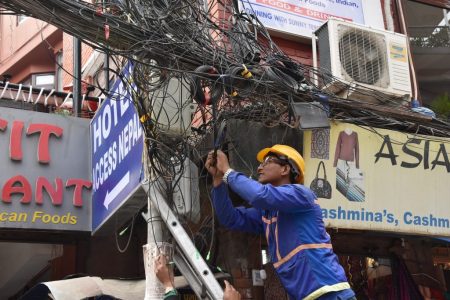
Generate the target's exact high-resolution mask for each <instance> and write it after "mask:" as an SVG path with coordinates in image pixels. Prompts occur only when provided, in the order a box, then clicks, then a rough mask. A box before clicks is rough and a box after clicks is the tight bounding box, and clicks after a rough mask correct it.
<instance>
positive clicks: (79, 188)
mask: <svg viewBox="0 0 450 300" xmlns="http://www.w3.org/2000/svg"><path fill="white" fill-rule="evenodd" d="M73 185H74V186H75V189H74V191H73V205H74V206H77V207H82V206H83V187H85V188H86V189H91V187H92V182H90V181H89V180H84V179H79V178H71V179H68V180H67V183H66V187H70V186H73Z"/></svg>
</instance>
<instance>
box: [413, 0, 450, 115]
mask: <svg viewBox="0 0 450 300" xmlns="http://www.w3.org/2000/svg"><path fill="white" fill-rule="evenodd" d="M431 2H432V1H429V2H427V3H431ZM405 9H406V23H407V24H408V32H409V37H410V45H411V54H412V58H413V61H414V67H415V71H416V77H417V81H418V86H419V98H420V99H421V100H422V103H423V105H424V106H427V107H431V108H432V109H433V110H434V111H435V112H436V113H437V114H438V115H439V116H441V117H444V118H449V119H450V110H448V109H447V110H446V111H442V109H441V108H442V107H448V105H449V104H450V98H449V97H450V50H449V49H450V28H449V11H448V10H447V9H443V8H442V7H437V6H432V5H426V4H422V3H418V2H415V1H411V0H410V1H407V2H406V6H405Z"/></svg>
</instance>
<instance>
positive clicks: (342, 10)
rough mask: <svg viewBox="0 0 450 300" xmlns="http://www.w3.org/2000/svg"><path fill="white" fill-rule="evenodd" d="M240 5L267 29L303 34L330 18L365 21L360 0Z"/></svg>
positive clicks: (252, 0)
mask: <svg viewBox="0 0 450 300" xmlns="http://www.w3.org/2000/svg"><path fill="white" fill-rule="evenodd" d="M239 4H240V9H241V10H244V11H245V12H247V13H248V14H251V15H255V16H256V17H258V19H259V20H260V21H261V23H263V24H264V26H266V27H267V28H270V29H274V30H277V31H281V32H285V33H289V34H294V35H301V36H306V37H311V36H312V33H313V32H314V31H315V30H316V29H317V28H319V27H320V25H322V24H323V23H325V22H326V21H327V20H328V19H329V18H330V17H336V18H341V19H343V20H346V21H353V22H355V23H359V24H364V13H363V5H362V0H351V1H350V0H243V1H240V2H239Z"/></svg>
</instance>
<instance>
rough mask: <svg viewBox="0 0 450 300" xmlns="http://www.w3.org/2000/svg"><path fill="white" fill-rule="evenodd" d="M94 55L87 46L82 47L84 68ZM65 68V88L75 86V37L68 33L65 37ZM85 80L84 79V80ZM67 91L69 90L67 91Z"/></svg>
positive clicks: (82, 64)
mask: <svg viewBox="0 0 450 300" xmlns="http://www.w3.org/2000/svg"><path fill="white" fill-rule="evenodd" d="M92 53H93V49H92V48H91V47H89V46H87V45H85V44H82V46H81V66H84V64H86V62H87V61H88V59H89V57H90V56H91V54H92ZM63 66H64V69H65V70H66V72H64V75H63V87H67V86H70V89H69V90H72V88H71V86H72V85H73V76H72V75H73V37H72V36H71V35H69V34H67V33H64V35H63ZM82 79H83V80H84V78H82ZM65 90H67V89H65Z"/></svg>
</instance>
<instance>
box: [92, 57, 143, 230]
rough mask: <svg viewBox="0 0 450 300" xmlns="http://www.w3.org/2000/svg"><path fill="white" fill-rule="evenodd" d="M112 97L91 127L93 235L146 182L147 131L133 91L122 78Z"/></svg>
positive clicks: (127, 71) (126, 73)
mask: <svg viewBox="0 0 450 300" xmlns="http://www.w3.org/2000/svg"><path fill="white" fill-rule="evenodd" d="M131 70H132V65H131V64H127V66H126V67H125V68H124V70H123V71H122V74H123V76H124V78H127V77H129V76H130V74H131ZM132 88H135V87H132ZM110 95H111V97H108V98H107V99H106V100H105V101H104V102H103V103H102V106H101V107H100V109H99V110H98V111H97V113H96V115H95V116H94V118H93V119H92V121H91V126H90V135H91V151H92V166H91V167H92V186H93V190H92V231H93V232H95V231H96V230H97V229H99V228H100V227H101V225H102V224H104V223H105V221H106V220H108V219H109V218H110V217H111V215H112V214H114V212H115V211H116V210H117V209H119V208H120V207H121V206H122V205H123V204H124V203H125V201H127V200H128V199H129V198H130V197H131V196H132V195H133V194H134V193H135V192H136V190H137V189H138V188H139V187H140V182H141V180H142V179H143V178H142V151H143V130H142V127H141V124H140V122H139V116H138V114H137V112H136V109H135V107H134V105H133V102H132V95H131V91H130V90H129V88H127V85H126V84H124V82H123V81H122V79H120V78H119V79H117V81H116V82H115V83H114V86H113V88H112V91H111V94H110Z"/></svg>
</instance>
